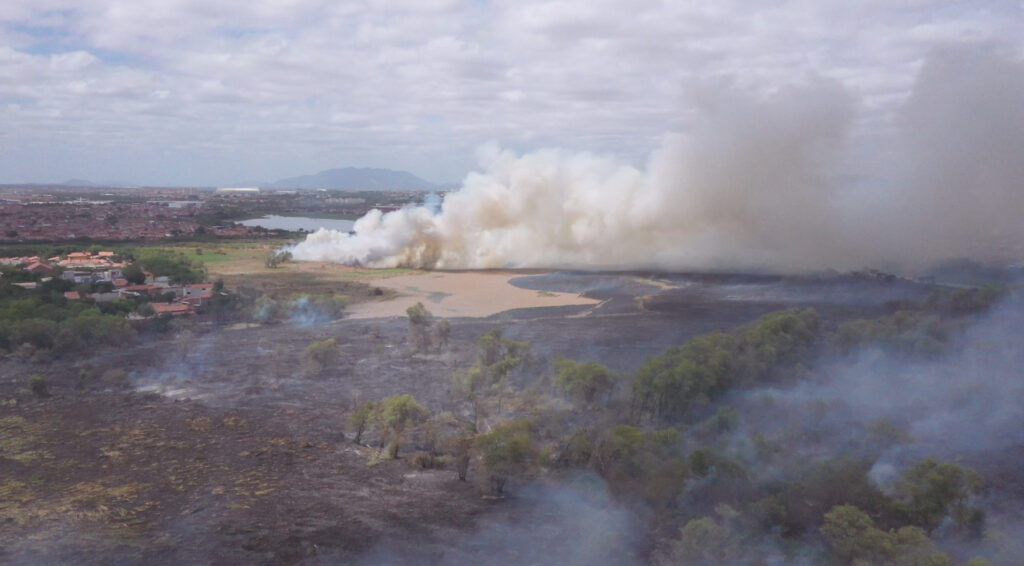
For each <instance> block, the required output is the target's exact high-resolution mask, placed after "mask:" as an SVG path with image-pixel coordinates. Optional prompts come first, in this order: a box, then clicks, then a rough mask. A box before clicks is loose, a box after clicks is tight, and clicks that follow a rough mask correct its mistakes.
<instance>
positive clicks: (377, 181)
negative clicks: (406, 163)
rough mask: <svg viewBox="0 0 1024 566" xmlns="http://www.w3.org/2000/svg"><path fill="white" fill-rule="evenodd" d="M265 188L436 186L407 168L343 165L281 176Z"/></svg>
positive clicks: (402, 188)
mask: <svg viewBox="0 0 1024 566" xmlns="http://www.w3.org/2000/svg"><path fill="white" fill-rule="evenodd" d="M266 188H269V189H327V190H331V191H359V190H394V191H433V190H436V189H437V188H438V186H437V185H435V184H433V183H431V182H429V181H424V180H423V179H420V178H419V177H417V176H416V175H413V174H412V173H408V172H406V171H394V170H391V169H372V168H369V167H345V168H343V169H328V170H326V171H321V172H319V173H317V174H315V175H303V176H301V177H292V178H289V179H281V180H280V181H275V182H273V183H271V184H270V185H268V186H267V187H266Z"/></svg>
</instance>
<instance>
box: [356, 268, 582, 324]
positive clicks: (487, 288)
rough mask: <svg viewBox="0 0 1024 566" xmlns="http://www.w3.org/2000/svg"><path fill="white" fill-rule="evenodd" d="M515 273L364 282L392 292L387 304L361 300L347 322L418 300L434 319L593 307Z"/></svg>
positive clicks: (398, 312)
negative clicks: (526, 285)
mask: <svg viewBox="0 0 1024 566" xmlns="http://www.w3.org/2000/svg"><path fill="white" fill-rule="evenodd" d="M521 275H522V274H521V273H516V272H504V271H482V272H481V271H432V272H416V273H410V274H407V275H397V276H393V277H388V278H383V279H372V280H370V281H369V283H370V284H372V285H374V286H377V287H384V288H387V289H391V290H393V291H395V293H396V294H397V296H395V297H394V298H392V299H389V300H387V301H380V302H364V303H361V304H358V305H354V306H353V307H352V308H351V309H349V311H348V313H347V316H348V317H349V318H353V319H367V318H384V317H391V316H405V311H406V309H408V308H409V307H411V306H413V305H415V304H416V303H418V302H422V303H423V304H424V305H425V306H426V307H427V308H428V309H429V310H430V312H432V313H433V314H434V315H435V316H440V317H444V318H451V317H485V316H491V315H494V314H497V313H500V312H503V311H507V310H512V309H521V308H540V307H563V306H569V305H595V304H597V303H598V302H600V301H598V300H597V299H592V298H588V297H584V296H582V295H580V294H579V293H565V292H553V291H547V290H528V289H523V288H520V287H516V286H513V285H512V284H511V283H510V281H511V280H512V279H514V278H516V277H520V276H521Z"/></svg>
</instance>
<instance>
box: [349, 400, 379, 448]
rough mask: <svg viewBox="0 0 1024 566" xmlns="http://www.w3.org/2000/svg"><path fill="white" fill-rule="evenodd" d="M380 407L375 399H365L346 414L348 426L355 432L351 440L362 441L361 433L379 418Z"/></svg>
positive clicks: (358, 442)
mask: <svg viewBox="0 0 1024 566" xmlns="http://www.w3.org/2000/svg"><path fill="white" fill-rule="evenodd" d="M381 409H382V407H381V404H380V403H378V402H377V401H367V402H366V403H363V404H362V405H360V406H359V407H357V408H356V410H355V411H352V414H350V415H349V416H348V426H349V428H351V429H352V430H353V431H354V432H355V437H354V438H353V439H352V442H355V443H356V444H360V443H361V442H362V440H363V433H364V432H366V431H367V429H369V428H371V427H373V426H374V425H375V424H376V423H377V422H379V421H380V420H381Z"/></svg>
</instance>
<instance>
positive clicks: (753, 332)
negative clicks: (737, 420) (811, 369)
mask: <svg viewBox="0 0 1024 566" xmlns="http://www.w3.org/2000/svg"><path fill="white" fill-rule="evenodd" d="M818 329H819V320H818V315H817V313H816V312H815V311H814V310H813V309H804V310H788V311H782V312H779V313H772V314H768V315H765V316H763V317H761V318H760V319H758V320H757V321H755V322H754V323H752V324H750V325H748V326H746V327H744V328H741V329H740V330H739V331H738V332H737V333H736V334H735V335H734V334H724V333H721V332H715V333H711V334H708V335H706V336H700V337H697V338H694V339H692V340H690V341H689V342H687V343H686V344H683V345H682V346H676V347H673V348H670V349H669V350H668V351H667V352H665V353H664V354H661V355H660V356H655V357H653V358H651V359H649V360H647V361H646V362H644V364H643V365H642V366H640V368H639V369H638V370H637V373H636V377H635V379H634V380H633V408H634V411H635V412H636V413H637V414H638V415H647V416H650V417H655V418H657V417H660V418H678V417H681V416H683V415H684V414H685V413H686V412H687V411H688V410H689V409H690V408H692V407H694V406H696V405H706V404H708V403H709V402H710V401H711V400H712V399H714V398H717V397H718V396H719V395H721V394H722V393H724V392H726V391H728V390H729V388H730V387H732V386H734V385H739V386H745V387H749V386H753V385H758V384H762V383H767V382H780V381H788V380H792V379H795V378H797V377H799V376H800V375H802V374H803V373H804V372H805V371H806V367H805V366H804V364H805V363H806V362H808V361H809V357H810V354H811V352H812V351H813V347H814V345H815V344H816V343H817V342H818V341H819V340H820V335H819V333H818Z"/></svg>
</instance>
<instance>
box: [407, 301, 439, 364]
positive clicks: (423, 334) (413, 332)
mask: <svg viewBox="0 0 1024 566" xmlns="http://www.w3.org/2000/svg"><path fill="white" fill-rule="evenodd" d="M405 314H406V315H407V316H408V317H409V340H410V341H411V342H412V344H413V351H414V352H425V351H427V350H428V349H429V347H430V324H431V322H432V319H433V316H434V315H433V314H431V312H430V311H429V310H427V307H425V306H423V303H416V304H415V305H413V306H411V307H409V308H407V309H405Z"/></svg>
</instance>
